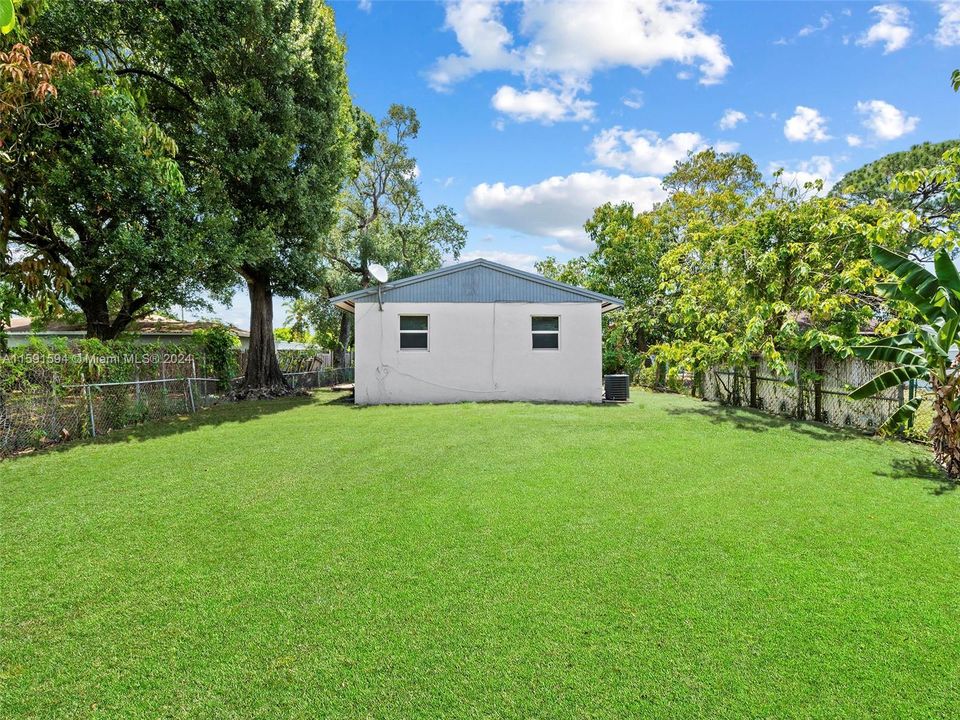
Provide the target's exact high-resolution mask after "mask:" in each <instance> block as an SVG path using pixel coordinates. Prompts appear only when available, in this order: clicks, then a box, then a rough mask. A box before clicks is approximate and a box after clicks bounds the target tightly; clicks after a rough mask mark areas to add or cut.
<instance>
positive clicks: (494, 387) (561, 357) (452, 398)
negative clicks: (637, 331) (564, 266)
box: [354, 302, 602, 405]
mask: <svg viewBox="0 0 960 720" xmlns="http://www.w3.org/2000/svg"><path fill="white" fill-rule="evenodd" d="M400 315H428V316H429V317H430V320H429V328H430V329H429V345H430V347H429V349H428V350H400ZM534 315H557V316H559V317H560V349H559V350H534V349H532V337H531V321H530V318H531V317H532V316H534ZM354 332H355V343H356V348H355V349H356V365H355V368H356V374H355V383H356V403H357V404H358V405H378V404H382V403H447V402H462V401H488V400H533V401H545V402H577V403H598V402H600V401H601V399H602V396H601V388H602V377H601V373H602V360H601V326H600V303H599V302H584V303H552V304H542V303H384V305H383V311H382V312H381V311H380V309H379V307H378V305H377V303H376V302H372V303H357V305H356V311H355V328H354Z"/></svg>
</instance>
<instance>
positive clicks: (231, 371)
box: [193, 325, 240, 390]
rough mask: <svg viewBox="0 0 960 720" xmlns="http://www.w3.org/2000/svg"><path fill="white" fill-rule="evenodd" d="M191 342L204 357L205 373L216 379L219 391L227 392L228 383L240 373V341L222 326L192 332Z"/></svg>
mask: <svg viewBox="0 0 960 720" xmlns="http://www.w3.org/2000/svg"><path fill="white" fill-rule="evenodd" d="M193 340H194V342H195V343H196V344H197V345H198V347H199V348H200V350H201V352H202V353H203V355H204V357H205V360H206V371H207V372H209V373H211V374H212V375H213V376H214V377H215V378H217V380H218V381H219V382H218V383H217V384H218V386H219V387H220V389H221V390H229V389H230V381H231V380H233V378H235V377H236V376H237V373H239V372H240V362H239V359H238V357H237V350H238V349H239V348H240V340H239V339H238V338H237V336H236V335H234V334H233V332H232V331H231V330H230V329H229V328H227V327H226V326H224V325H215V326H213V327H211V328H207V329H203V330H194V332H193Z"/></svg>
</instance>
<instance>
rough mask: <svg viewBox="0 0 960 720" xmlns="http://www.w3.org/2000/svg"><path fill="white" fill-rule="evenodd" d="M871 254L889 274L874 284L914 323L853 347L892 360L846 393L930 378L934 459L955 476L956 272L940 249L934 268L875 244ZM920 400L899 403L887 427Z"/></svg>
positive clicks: (959, 439) (958, 433)
mask: <svg viewBox="0 0 960 720" xmlns="http://www.w3.org/2000/svg"><path fill="white" fill-rule="evenodd" d="M873 259H874V260H875V261H876V263H877V264H878V265H879V266H880V267H882V268H883V269H884V270H885V271H887V272H888V273H889V274H890V275H891V276H892V277H893V281H892V282H887V283H882V284H881V285H879V286H878V289H879V290H880V291H881V293H882V294H883V295H884V296H885V297H887V298H889V299H891V300H893V301H896V302H898V303H900V304H901V305H902V306H906V307H908V308H909V309H910V310H911V311H912V313H911V316H910V317H909V319H910V320H912V321H913V322H914V327H913V329H911V330H908V331H907V332H904V333H900V334H897V335H893V336H889V337H880V338H878V339H877V340H874V341H872V342H870V343H867V344H864V345H860V346H858V347H856V348H854V352H855V353H856V355H858V356H859V357H861V358H864V359H866V360H874V361H880V362H885V363H892V364H893V367H891V368H890V369H887V370H884V371H883V372H881V373H879V374H878V375H877V376H876V377H874V378H873V379H872V380H870V381H869V382H867V383H865V384H864V385H862V386H860V387H859V388H857V389H856V390H854V391H853V392H852V393H851V397H852V398H853V399H862V398H867V397H871V396H873V395H875V394H877V393H879V392H882V391H884V390H887V389H890V388H894V387H897V386H899V385H901V384H903V383H905V382H907V381H909V380H915V379H923V380H926V381H927V382H929V383H930V386H931V389H932V391H933V405H934V412H933V424H932V425H931V428H930V438H931V440H932V441H933V454H934V458H935V459H936V461H937V463H938V464H939V465H940V466H941V467H943V469H944V471H945V472H946V473H947V475H948V476H949V477H951V478H954V479H956V478H960V365H958V364H957V362H956V360H955V359H956V356H957V353H958V352H960V347H958V332H960V274H958V273H957V268H956V267H955V266H954V264H953V261H952V260H951V259H950V253H949V251H948V250H947V249H945V248H940V249H939V250H937V251H936V252H935V254H934V263H933V264H934V272H930V271H929V270H927V268H926V267H924V266H923V265H921V264H920V263H917V262H915V261H913V260H911V259H909V258H908V257H906V256H905V255H902V254H900V253H897V252H894V251H892V250H889V249H887V248H884V247H882V246H879V245H876V246H874V247H873ZM922 400H923V398H922V397H920V396H918V397H915V398H913V399H912V400H909V401H908V402H906V403H904V404H903V405H902V406H901V407H900V408H899V409H898V410H897V411H896V412H895V413H894V414H893V415H892V416H891V417H890V419H889V420H888V421H887V423H886V427H888V428H892V427H896V426H898V425H900V424H902V423H903V422H904V421H906V420H907V419H908V418H910V417H911V416H912V415H913V414H914V413H915V412H916V410H917V408H918V407H919V406H920V403H921V402H922Z"/></svg>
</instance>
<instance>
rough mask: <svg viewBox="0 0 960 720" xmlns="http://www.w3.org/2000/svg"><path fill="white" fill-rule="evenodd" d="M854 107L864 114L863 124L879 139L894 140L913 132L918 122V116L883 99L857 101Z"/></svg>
mask: <svg viewBox="0 0 960 720" xmlns="http://www.w3.org/2000/svg"><path fill="white" fill-rule="evenodd" d="M856 109H857V112H858V113H860V114H861V115H863V116H864V118H863V123H862V124H863V126H864V127H865V128H867V129H868V130H869V131H870V132H871V133H873V136H874V137H875V138H877V139H879V140H896V139H897V138H898V137H901V136H903V135H906V134H907V133H911V132H913V131H914V130H915V129H916V128H917V125H918V124H919V123H920V118H918V117H915V116H909V115H907V114H906V113H905V112H903V110H901V109H899V108H897V107H894V106H893V105H891V104H890V103H888V102H884V101H883V100H867V101H865V102H858V103H857V108H856Z"/></svg>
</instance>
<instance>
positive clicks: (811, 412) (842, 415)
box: [690, 358, 918, 432]
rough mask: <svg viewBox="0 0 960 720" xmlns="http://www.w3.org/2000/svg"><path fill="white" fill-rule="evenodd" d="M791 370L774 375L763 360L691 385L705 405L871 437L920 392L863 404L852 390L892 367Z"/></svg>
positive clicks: (904, 388)
mask: <svg viewBox="0 0 960 720" xmlns="http://www.w3.org/2000/svg"><path fill="white" fill-rule="evenodd" d="M788 367H789V372H788V374H786V375H779V374H777V373H774V372H773V371H772V370H771V369H770V368H769V367H768V366H767V364H766V363H765V362H763V361H760V362H758V363H757V364H756V365H754V366H751V367H748V368H713V369H712V370H710V371H708V372H706V373H705V374H704V376H703V378H702V379H700V378H698V380H700V382H699V388H697V387H696V384H695V383H692V382H691V384H690V385H691V392H693V393H694V394H700V395H701V396H702V397H703V398H704V399H705V400H716V401H719V402H722V403H724V404H727V405H735V406H741V407H753V408H757V409H758V410H763V411H765V412H768V413H772V414H775V415H783V416H786V417H791V418H796V419H799V420H816V421H818V422H823V423H827V424H829V425H834V426H836V427H847V428H855V429H858V430H863V431H866V432H875V431H876V430H877V428H879V427H880V426H881V425H882V424H883V423H884V422H885V421H886V420H887V419H888V418H889V417H890V416H891V415H892V414H893V413H894V412H895V411H896V409H897V408H898V407H900V406H901V405H902V404H903V403H904V402H906V401H907V400H910V399H912V398H913V397H915V395H916V393H917V392H918V388H917V385H916V382H915V381H914V382H910V383H904V384H903V385H900V386H898V387H895V388H890V389H888V390H885V391H883V392H882V393H878V394H877V395H874V396H872V397H869V398H865V399H863V400H852V399H850V396H849V395H850V391H851V390H853V389H854V388H857V387H859V386H860V385H862V384H863V383H865V382H867V381H868V380H870V379H871V378H873V377H874V376H875V375H876V374H878V373H880V372H883V371H884V370H887V369H889V367H892V366H890V365H888V364H886V363H876V362H872V363H871V362H866V361H864V360H861V359H859V358H849V359H846V360H839V361H835V360H830V359H824V360H823V361H822V362H821V363H820V364H819V365H818V366H817V367H815V368H813V369H810V370H806V371H805V370H804V368H802V367H798V366H797V365H796V364H795V363H790V364H788Z"/></svg>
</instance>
